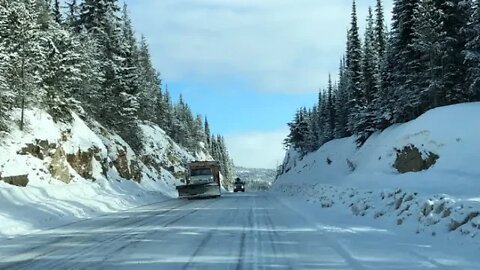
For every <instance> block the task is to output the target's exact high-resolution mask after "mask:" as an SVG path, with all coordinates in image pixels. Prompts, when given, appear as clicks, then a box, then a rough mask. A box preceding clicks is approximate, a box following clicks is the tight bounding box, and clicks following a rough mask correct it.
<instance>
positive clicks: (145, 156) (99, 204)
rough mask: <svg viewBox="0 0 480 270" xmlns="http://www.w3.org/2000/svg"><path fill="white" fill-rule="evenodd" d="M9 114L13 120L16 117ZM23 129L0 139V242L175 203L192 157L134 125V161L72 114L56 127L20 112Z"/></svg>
mask: <svg viewBox="0 0 480 270" xmlns="http://www.w3.org/2000/svg"><path fill="white" fill-rule="evenodd" d="M12 116H13V119H14V120H18V119H19V117H20V113H19V111H15V112H14V113H13V115H12ZM26 123H27V125H26V130H25V132H21V131H19V130H18V128H16V125H11V126H12V127H13V129H12V130H11V131H10V132H9V133H3V134H1V136H2V139H1V142H0V213H1V214H0V236H2V235H15V234H22V233H26V232H31V231H32V230H35V229H41V228H45V227H49V226H54V225H58V224H62V223H66V222H71V221H74V220H77V219H79V218H88V217H92V216H95V215H98V214H100V213H105V212H112V211H118V210H122V209H127V208H131V207H134V206H137V205H143V204H148V203H152V202H157V201H161V200H165V199H168V198H171V197H175V196H176V191H175V185H177V184H178V183H179V181H178V180H177V179H178V178H181V177H183V173H184V164H185V162H186V161H189V160H194V159H196V158H199V157H193V156H192V155H190V154H189V153H187V152H186V151H185V150H184V149H183V148H181V147H180V146H178V145H177V144H176V143H174V142H173V141H172V139H170V138H169V137H168V136H167V135H166V134H165V132H164V131H163V130H161V129H160V128H159V127H158V126H156V125H153V124H150V125H147V124H142V125H140V126H141V130H142V138H143V141H142V144H143V148H144V152H143V153H142V154H141V155H139V156H137V155H135V153H134V152H133V151H132V149H131V148H130V146H129V145H128V144H127V143H126V142H125V141H124V140H123V139H122V138H120V137H119V136H118V135H117V134H115V133H112V132H110V131H108V130H107V129H105V128H104V127H103V126H101V125H100V124H99V123H97V122H95V121H94V120H91V119H89V120H88V121H84V120H82V119H81V117H79V116H78V115H77V114H73V121H72V123H71V124H62V123H55V122H54V121H53V120H52V117H51V116H50V115H49V114H47V113H46V112H45V111H42V110H27V111H26ZM200 155H201V157H203V158H205V157H207V158H208V156H207V155H205V154H204V153H200Z"/></svg>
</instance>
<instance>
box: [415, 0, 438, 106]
mask: <svg viewBox="0 0 480 270" xmlns="http://www.w3.org/2000/svg"><path fill="white" fill-rule="evenodd" d="M443 16H444V14H443V12H442V10H441V7H440V6H439V5H438V2H437V1H434V0H420V2H419V3H418V5H417V7H416V9H415V12H414V20H415V21H414V25H413V34H414V39H413V44H412V48H413V49H414V50H415V52H416V55H418V57H417V58H415V59H412V60H411V61H410V63H409V65H410V66H412V67H415V70H417V72H416V73H413V74H410V75H409V76H410V80H411V81H412V84H411V85H412V89H410V90H409V95H410V97H409V102H410V103H411V106H412V107H414V108H415V110H418V112H417V113H415V115H418V114H419V113H421V112H423V111H424V109H426V108H428V107H430V106H438V105H439V101H440V98H441V96H442V94H441V93H442V91H443V90H444V86H443V85H442V80H443V79H442V77H443V76H442V73H443V66H442V52H441V50H442V40H443V39H445V31H444V25H443V23H444V21H443ZM443 96H444V94H443Z"/></svg>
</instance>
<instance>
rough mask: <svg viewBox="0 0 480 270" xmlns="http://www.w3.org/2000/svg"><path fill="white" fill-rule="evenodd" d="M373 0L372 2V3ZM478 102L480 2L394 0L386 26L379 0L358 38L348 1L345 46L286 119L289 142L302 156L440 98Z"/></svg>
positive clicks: (362, 137) (401, 118)
mask: <svg viewBox="0 0 480 270" xmlns="http://www.w3.org/2000/svg"><path fill="white" fill-rule="evenodd" d="M374 4H375V3H374ZM474 101H480V1H478V0H445V1H436V0H394V3H393V11H392V20H391V26H390V27H388V26H387V25H386V20H385V12H384V8H383V3H382V1H381V0H377V1H376V4H375V6H374V7H370V8H369V10H368V16H367V18H366V29H365V31H364V37H363V38H361V37H360V30H359V26H358V18H357V6H356V3H355V1H353V4H352V13H351V25H350V26H349V29H348V33H347V43H346V52H345V54H344V56H342V57H341V59H340V65H339V71H338V78H337V79H336V80H333V79H332V78H331V76H330V79H329V81H328V87H327V88H326V89H322V90H321V91H320V92H319V95H318V101H317V103H316V105H314V106H313V107H312V108H306V107H303V108H300V109H299V110H298V111H297V113H296V114H295V116H294V119H293V121H291V122H290V123H289V124H288V126H289V128H290V133H289V135H288V137H287V138H286V139H285V142H284V144H285V146H286V147H287V148H290V147H292V148H294V149H295V150H297V151H298V152H300V153H301V154H302V155H305V154H307V153H310V152H313V151H315V150H317V149H318V148H319V147H320V146H322V145H323V144H325V143H326V142H328V141H331V140H333V139H338V138H344V137H349V136H352V135H354V136H356V138H357V139H356V141H357V144H358V146H361V145H362V144H363V143H365V141H366V140H367V139H368V138H369V136H370V135H372V134H373V133H375V132H376V131H381V130H384V129H386V128H388V127H389V126H391V125H393V124H397V123H404V122H407V121H410V120H413V119H415V118H417V117H418V116H420V115H421V114H423V113H424V112H426V111H428V110H430V109H433V108H436V107H439V106H445V105H451V104H457V103H464V102H474Z"/></svg>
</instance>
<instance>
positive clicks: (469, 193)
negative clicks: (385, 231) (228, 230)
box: [275, 103, 480, 235]
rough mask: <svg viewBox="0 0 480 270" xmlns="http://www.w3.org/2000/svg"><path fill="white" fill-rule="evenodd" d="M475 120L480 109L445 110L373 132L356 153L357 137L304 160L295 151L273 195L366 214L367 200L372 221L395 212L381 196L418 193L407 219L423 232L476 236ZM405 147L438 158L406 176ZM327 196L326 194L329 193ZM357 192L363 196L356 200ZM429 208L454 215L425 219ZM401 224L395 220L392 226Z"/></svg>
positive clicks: (479, 172) (479, 182)
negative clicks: (399, 162)
mask: <svg viewBox="0 0 480 270" xmlns="http://www.w3.org/2000/svg"><path fill="white" fill-rule="evenodd" d="M478 115H480V103H467V104H458V105H453V106H446V107H441V108H436V109H433V110H430V111H428V112H427V113H425V114H423V115H422V116H420V117H419V118H418V119H415V120H413V121H411V122H408V123H405V124H400V125H395V126H392V127H390V128H388V129H386V130H385V131H383V132H379V133H376V134H374V135H372V136H371V137H370V138H369V139H368V140H367V142H366V143H365V144H364V145H363V146H362V147H361V148H357V147H356V144H355V138H354V137H350V138H344V139H339V140H333V141H331V142H329V143H327V144H325V145H324V146H322V147H321V148H320V149H319V150H318V151H316V152H314V153H311V154H309V155H307V156H305V157H303V159H302V158H300V157H299V155H298V154H297V153H296V152H295V151H292V150H290V151H289V152H288V153H287V155H286V157H285V161H284V164H283V171H284V173H283V174H282V175H281V176H280V177H279V178H278V179H277V181H276V182H275V190H277V191H282V192H285V193H287V194H297V195H298V194H302V195H305V196H307V197H308V198H309V200H310V201H315V202H319V203H320V204H321V205H324V204H325V200H327V201H329V200H331V201H332V202H333V203H336V204H342V205H345V206H347V207H349V208H351V207H352V205H351V204H352V203H353V205H354V206H355V207H357V206H358V207H360V208H362V207H363V206H362V205H363V204H362V202H363V201H368V202H369V204H368V209H370V210H368V211H367V212H368V213H370V214H371V215H373V216H375V215H376V214H377V212H376V211H378V213H381V212H382V211H383V212H385V213H390V214H392V215H393V213H396V212H395V211H392V210H391V209H390V208H388V207H390V205H388V203H387V204H386V203H385V202H382V201H381V200H380V201H379V200H377V199H375V200H373V199H372V196H374V197H375V198H378V197H379V195H380V194H381V193H382V192H384V193H388V194H394V193H395V191H396V190H401V194H404V193H406V194H415V196H414V198H413V199H412V202H415V203H414V204H415V206H410V207H411V209H410V211H411V212H410V214H411V215H412V216H413V217H415V218H418V219H415V218H412V220H417V221H418V222H419V223H418V224H421V225H419V226H423V225H425V226H427V224H429V223H432V224H434V225H435V228H437V226H438V228H442V229H441V231H448V230H450V229H449V228H450V226H453V227H455V225H454V222H459V223H463V224H462V225H459V226H458V228H456V229H455V230H457V229H459V230H460V231H472V230H471V228H472V227H475V226H477V231H478V224H477V223H478V218H477V215H478V212H480V204H479V201H480V199H479V197H480V195H479V193H478V191H479V190H480V166H478V162H479V160H480V152H479V150H480V140H478V134H480V121H478ZM408 146H414V147H416V148H417V149H418V150H419V151H420V152H421V153H422V155H423V156H424V157H425V156H426V155H427V153H432V154H435V155H438V156H439V158H438V160H437V161H436V163H435V164H434V165H433V166H432V167H430V168H429V169H428V170H424V171H420V172H409V173H405V174H401V173H399V172H398V171H397V169H395V168H394V166H393V165H394V163H395V160H396V159H397V153H398V152H399V151H400V150H402V149H404V148H405V147H408ZM345 189H348V191H346V190H345ZM326 190H329V191H328V192H327V193H326V194H325V192H326ZM360 190H366V191H362V192H361V191H360ZM345 192H346V193H352V192H353V194H354V195H353V196H352V197H351V199H348V198H345V197H342V195H341V194H344V193H345ZM365 192H367V193H368V194H370V195H365V194H366V193H365ZM360 193H361V194H363V195H361V196H360V195H358V194H360ZM371 194H374V195H371ZM435 194H439V195H435ZM402 196H403V195H402ZM394 197H395V196H394ZM322 198H323V199H322ZM427 202H431V203H432V204H434V208H435V209H437V208H436V207H437V206H438V204H440V205H442V207H445V208H448V209H449V210H448V211H450V213H449V215H447V214H441V215H445V216H441V217H439V216H438V215H437V216H435V215H434V216H432V215H433V214H432V213H429V214H428V215H426V216H424V217H422V216H421V215H422V214H421V213H422V211H423V210H422V207H423V206H424V204H425V203H427ZM389 203H391V202H389ZM327 204H328V203H327ZM374 209H375V210H374ZM395 210H398V209H395ZM434 213H435V212H434ZM397 214H398V213H397ZM419 215H420V216H419ZM397 219H398V218H397V217H395V220H394V222H397ZM398 222H401V221H398ZM402 222H403V221H402ZM452 224H453V225H452ZM457 225H458V224H457ZM429 226H430V225H429ZM429 226H427V227H429ZM463 226H467V227H469V230H467V229H466V228H465V227H463ZM420 231H421V230H420ZM473 231H474V232H469V233H468V234H469V235H476V233H477V231H475V230H473Z"/></svg>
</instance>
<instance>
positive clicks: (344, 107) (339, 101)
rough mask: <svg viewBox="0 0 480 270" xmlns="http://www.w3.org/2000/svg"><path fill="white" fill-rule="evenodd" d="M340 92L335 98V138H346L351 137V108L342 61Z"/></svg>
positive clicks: (341, 62) (345, 71)
mask: <svg viewBox="0 0 480 270" xmlns="http://www.w3.org/2000/svg"><path fill="white" fill-rule="evenodd" d="M338 77H339V82H338V90H337V94H336V96H335V111H336V117H335V138H344V137H348V136H350V133H349V132H348V128H347V127H348V116H349V114H350V107H349V106H348V98H349V97H348V89H347V87H348V75H347V68H346V66H345V60H344V59H342V60H341V61H340V67H339V73H338Z"/></svg>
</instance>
